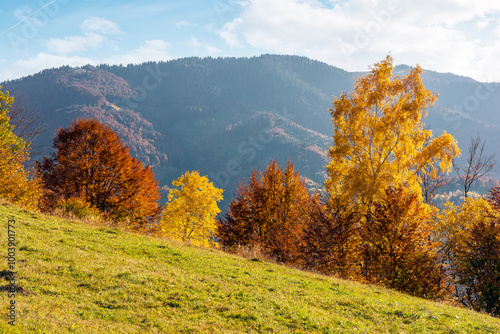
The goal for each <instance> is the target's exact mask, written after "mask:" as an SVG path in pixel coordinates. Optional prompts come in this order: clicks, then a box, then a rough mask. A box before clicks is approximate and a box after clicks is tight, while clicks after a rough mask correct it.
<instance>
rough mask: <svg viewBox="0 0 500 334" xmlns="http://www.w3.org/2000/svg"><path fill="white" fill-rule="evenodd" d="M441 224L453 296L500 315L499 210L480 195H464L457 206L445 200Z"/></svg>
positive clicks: (476, 307) (473, 306)
mask: <svg viewBox="0 0 500 334" xmlns="http://www.w3.org/2000/svg"><path fill="white" fill-rule="evenodd" d="M494 194H496V193H495V192H490V200H491V197H492V196H495V195H494ZM496 203H498V198H496ZM493 204H495V203H493ZM440 225H441V226H440V227H441V229H440V232H441V235H440V239H441V240H442V241H443V253H444V254H445V256H446V263H447V264H448V267H449V268H448V272H449V279H450V281H451V282H450V283H451V286H452V288H454V289H453V290H454V291H453V293H454V298H455V299H456V300H457V301H459V302H461V303H462V304H464V305H465V306H468V307H471V308H473V309H475V310H478V311H484V312H488V313H491V314H495V315H497V316H498V315H500V213H499V212H498V211H497V210H495V207H493V208H492V207H491V206H490V204H488V202H486V201H485V200H484V199H482V198H479V199H473V198H466V199H465V201H464V203H462V204H461V205H460V206H455V205H453V204H451V203H447V204H446V207H445V209H444V210H442V212H441V217H440Z"/></svg>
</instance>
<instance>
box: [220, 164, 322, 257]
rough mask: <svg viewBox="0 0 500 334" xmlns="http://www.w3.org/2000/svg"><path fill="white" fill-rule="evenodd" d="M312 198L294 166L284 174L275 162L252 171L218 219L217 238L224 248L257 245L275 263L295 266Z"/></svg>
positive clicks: (290, 165) (286, 169)
mask: <svg viewBox="0 0 500 334" xmlns="http://www.w3.org/2000/svg"><path fill="white" fill-rule="evenodd" d="M316 197H317V196H311V195H310V194H309V192H308V190H307V188H306V186H305V183H304V181H303V180H301V179H300V177H299V174H298V172H295V171H294V170H293V163H292V162H288V164H287V166H286V168H285V170H284V171H283V170H282V169H281V168H280V167H278V165H277V163H276V160H273V161H271V163H270V164H269V166H268V167H267V169H266V171H265V172H263V173H260V175H258V174H257V172H256V171H252V174H251V175H250V181H249V183H248V185H244V184H243V183H242V184H240V186H239V188H238V190H237V194H236V195H235V198H234V199H233V201H232V202H231V203H230V208H229V212H228V213H227V214H226V215H225V216H224V217H223V218H221V219H218V230H217V235H218V238H219V242H220V244H221V245H222V247H223V248H225V249H228V250H231V249H234V248H235V247H238V246H248V247H253V246H260V247H261V248H262V249H263V251H264V253H266V254H267V255H270V256H272V257H274V258H276V259H277V260H278V261H282V262H287V263H296V262H297V261H299V260H300V258H301V257H302V256H301V255H300V250H301V243H302V242H303V238H302V236H303V233H304V228H305V226H306V224H307V221H308V210H307V208H308V206H309V205H310V204H311V201H313V200H314V198H316Z"/></svg>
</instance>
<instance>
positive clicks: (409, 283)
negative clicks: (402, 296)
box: [361, 188, 445, 297]
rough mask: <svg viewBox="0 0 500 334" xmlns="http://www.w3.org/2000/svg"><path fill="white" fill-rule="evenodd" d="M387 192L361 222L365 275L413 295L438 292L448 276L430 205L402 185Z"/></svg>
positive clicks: (388, 189)
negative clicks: (434, 231) (441, 264)
mask: <svg viewBox="0 0 500 334" xmlns="http://www.w3.org/2000/svg"><path fill="white" fill-rule="evenodd" d="M385 193H386V196H385V198H384V199H382V200H378V201H377V202H376V203H375V205H374V206H373V208H372V209H370V211H369V212H368V213H367V214H366V224H363V225H362V232H361V235H362V239H363V247H364V250H363V257H364V268H363V272H364V276H365V278H366V279H367V280H369V281H372V282H376V283H381V284H383V285H385V286H387V287H390V288H393V289H397V290H400V291H403V292H406V293H410V294H413V295H418V296H422V297H436V296H439V295H440V294H441V293H442V292H443V289H444V284H445V280H444V279H445V276H444V268H442V267H441V266H440V264H439V262H440V261H439V256H438V253H437V249H438V244H437V243H436V242H435V241H434V238H433V233H432V225H431V221H432V212H431V210H430V208H429V206H427V205H425V204H423V203H421V201H420V199H419V198H418V195H417V194H415V193H410V192H407V191H405V190H403V189H401V188H398V189H394V188H387V189H386V191H385Z"/></svg>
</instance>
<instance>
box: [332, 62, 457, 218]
mask: <svg viewBox="0 0 500 334" xmlns="http://www.w3.org/2000/svg"><path fill="white" fill-rule="evenodd" d="M392 63H393V59H392V58H391V57H390V56H387V57H386V59H384V60H383V61H381V62H379V63H376V64H375V65H374V66H373V67H372V68H371V72H370V73H369V74H368V75H366V76H363V77H360V78H358V79H357V81H356V83H355V85H354V91H353V92H350V93H348V94H346V93H342V94H341V95H340V97H339V98H336V97H334V98H333V107H332V108H331V109H330V112H331V115H332V122H333V123H334V132H333V139H334V146H333V147H330V151H329V156H330V157H331V159H332V160H331V162H330V163H329V164H328V165H327V173H328V179H327V181H326V184H325V185H326V188H327V190H328V191H329V192H330V194H332V198H334V199H335V200H341V202H345V203H351V204H353V205H354V206H355V207H356V208H357V209H359V210H360V212H362V213H365V212H366V210H367V209H368V208H369V206H370V205H371V203H373V201H374V200H377V199H383V198H384V197H385V189H386V188H387V187H389V186H391V187H393V188H404V189H406V190H408V191H410V192H414V193H416V194H418V196H419V198H421V196H422V194H421V187H420V182H421V180H420V177H419V176H418V175H417V172H418V171H424V172H426V173H431V174H436V173H437V172H438V170H439V169H441V170H442V171H444V172H449V171H450V170H451V166H452V159H453V158H454V157H455V156H457V155H458V154H459V153H460V150H459V148H458V146H457V143H456V141H455V139H454V138H453V136H451V135H450V134H448V133H443V134H442V135H440V136H439V137H437V138H432V139H430V138H431V137H432V131H431V130H426V129H424V123H423V122H422V119H423V118H424V117H425V116H426V115H427V109H428V108H429V107H430V106H432V105H433V104H434V102H435V101H436V99H437V94H436V93H431V92H430V91H429V90H427V89H425V87H424V85H423V83H422V80H421V78H420V73H421V72H422V69H421V68H420V66H417V67H415V68H414V69H413V70H411V71H409V72H408V74H407V75H405V76H402V77H400V76H393V74H392V71H393V64H392ZM436 166H437V167H436ZM425 167H428V168H425Z"/></svg>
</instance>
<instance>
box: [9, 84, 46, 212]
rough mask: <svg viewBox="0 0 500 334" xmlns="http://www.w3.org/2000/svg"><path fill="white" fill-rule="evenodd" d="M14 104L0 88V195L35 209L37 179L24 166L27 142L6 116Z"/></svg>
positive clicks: (27, 148) (38, 196)
mask: <svg viewBox="0 0 500 334" xmlns="http://www.w3.org/2000/svg"><path fill="white" fill-rule="evenodd" d="M0 88H2V87H1V86H0ZM13 103H14V98H13V97H12V96H10V95H9V92H3V91H1V90H0V197H3V198H5V199H7V200H10V201H12V202H14V203H19V204H21V205H24V206H26V207H28V208H30V209H35V210H36V209H37V208H38V200H39V198H40V182H39V179H38V178H37V177H36V175H34V174H33V171H32V170H28V169H26V168H25V166H24V164H25V163H26V162H27V161H28V160H29V143H28V142H26V141H25V140H24V139H23V138H22V137H19V136H17V135H16V134H15V132H14V130H15V127H14V125H12V124H11V119H10V115H9V112H10V108H11V107H12V104H13Z"/></svg>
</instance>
